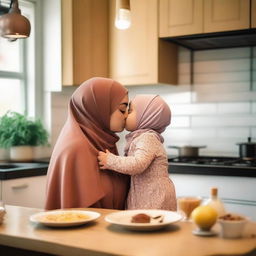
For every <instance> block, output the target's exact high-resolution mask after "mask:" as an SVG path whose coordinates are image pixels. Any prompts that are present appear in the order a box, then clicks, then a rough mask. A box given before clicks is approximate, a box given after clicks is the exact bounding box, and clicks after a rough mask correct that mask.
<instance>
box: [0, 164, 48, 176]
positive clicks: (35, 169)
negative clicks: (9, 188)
mask: <svg viewBox="0 0 256 256" xmlns="http://www.w3.org/2000/svg"><path fill="white" fill-rule="evenodd" d="M47 169H48V163H47V162H28V163H24V162H23V163H17V162H0V180H9V179H17V178H25V177H32V176H41V175H46V174H47Z"/></svg>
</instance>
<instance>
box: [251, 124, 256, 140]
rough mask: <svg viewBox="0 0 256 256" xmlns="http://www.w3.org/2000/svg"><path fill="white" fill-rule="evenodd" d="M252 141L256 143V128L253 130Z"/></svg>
mask: <svg viewBox="0 0 256 256" xmlns="http://www.w3.org/2000/svg"><path fill="white" fill-rule="evenodd" d="M251 137H252V141H254V142H256V127H252V128H251Z"/></svg>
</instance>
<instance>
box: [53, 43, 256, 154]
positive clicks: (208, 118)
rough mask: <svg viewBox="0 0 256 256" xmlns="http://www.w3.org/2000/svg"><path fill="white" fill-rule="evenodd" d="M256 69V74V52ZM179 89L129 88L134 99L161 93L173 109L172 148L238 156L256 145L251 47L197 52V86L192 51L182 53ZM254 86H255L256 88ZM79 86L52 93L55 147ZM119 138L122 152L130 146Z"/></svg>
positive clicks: (169, 139)
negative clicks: (243, 145) (241, 146)
mask: <svg viewBox="0 0 256 256" xmlns="http://www.w3.org/2000/svg"><path fill="white" fill-rule="evenodd" d="M254 56H255V58H254V60H253V67H254V70H256V50H255V49H254ZM178 70H179V77H178V80H179V85H178V86H169V85H150V86H133V87H128V89H129V97H130V99H132V98H133V97H134V96H135V95H136V94H159V95H160V96H162V97H163V98H164V99H165V100H166V102H167V103H168V104H169V106H170V108H171V110H172V123H171V125H170V126H169V127H168V128H167V129H166V131H165V132H164V133H163V135H164V138H165V142H164V145H165V147H166V150H167V152H168V154H177V150H175V149H168V148H167V146H168V145H207V147H206V148H205V149H200V154H201V155H226V156H238V146H237V145H236V143H237V142H245V141H247V137H249V136H251V137H252V139H253V140H254V141H256V71H254V72H253V77H254V79H253V80H254V82H253V83H252V84H251V83H250V48H248V47H244V48H231V49H218V50H207V51H196V52H194V75H193V78H194V84H193V86H191V85H190V78H191V77H190V52H189V51H188V50H186V49H184V48H180V49H179V65H178ZM251 87H252V88H251ZM74 90H75V87H70V88H64V89H63V91H62V92H61V93H52V138H53V144H54V143H55V141H56V139H57V137H58V134H59V132H60V130H61V127H62V124H63V123H64V121H65V118H66V114H67V104H68V101H69V98H70V96H71V94H72V93H73V91H74ZM125 134H126V133H122V134H119V135H120V141H119V142H118V148H119V151H120V153H122V149H123V147H124V145H125V139H124V135H125Z"/></svg>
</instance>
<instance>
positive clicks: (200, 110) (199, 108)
mask: <svg viewBox="0 0 256 256" xmlns="http://www.w3.org/2000/svg"><path fill="white" fill-rule="evenodd" d="M216 112H217V111H216V104H209V103H205V104H204V103H200V104H173V106H172V114H173V115H200V114H216Z"/></svg>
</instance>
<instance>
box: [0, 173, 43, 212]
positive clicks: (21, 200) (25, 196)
mask: <svg viewBox="0 0 256 256" xmlns="http://www.w3.org/2000/svg"><path fill="white" fill-rule="evenodd" d="M0 182H1V186H0V188H1V193H0V195H1V197H0V200H1V201H3V203H4V204H10V205H18V206H27V207H32V208H33V207H34V208H44V202H45V188H46V175H43V176H33V177H26V178H18V179H10V180H2V181H0Z"/></svg>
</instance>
